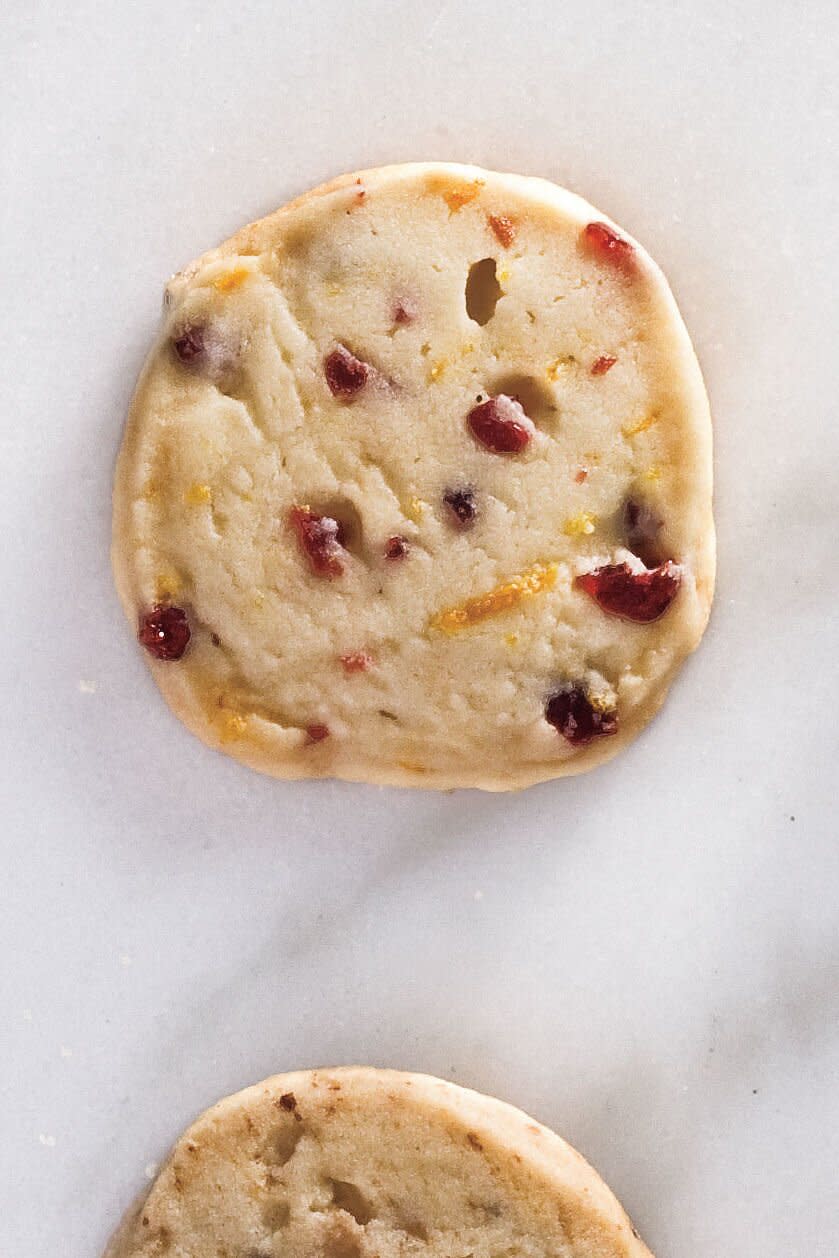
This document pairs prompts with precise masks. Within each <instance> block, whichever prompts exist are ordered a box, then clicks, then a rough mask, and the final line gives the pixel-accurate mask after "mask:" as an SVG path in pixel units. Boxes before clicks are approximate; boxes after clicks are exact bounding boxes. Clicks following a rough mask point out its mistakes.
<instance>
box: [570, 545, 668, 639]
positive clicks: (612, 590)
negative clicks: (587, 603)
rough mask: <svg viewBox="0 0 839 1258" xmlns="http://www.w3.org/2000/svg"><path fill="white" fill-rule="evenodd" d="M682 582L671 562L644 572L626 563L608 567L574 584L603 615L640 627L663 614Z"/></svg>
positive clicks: (591, 573)
mask: <svg viewBox="0 0 839 1258" xmlns="http://www.w3.org/2000/svg"><path fill="white" fill-rule="evenodd" d="M681 583H682V570H681V568H679V567H678V565H677V564H674V563H673V561H672V560H671V559H668V560H667V562H666V563H663V564H660V565H659V567H658V568H648V569H647V571H646V572H633V571H632V569H631V568H630V566H629V564H628V563H612V564H607V565H606V566H605V567H604V568H595V570H594V571H593V572H585V573H583V575H582V576H579V577H577V580H576V581H575V585H578V586H579V587H580V589H581V590H585V592H586V594H590V595H591V597H592V598H593V599H594V601H595V603H597V605H598V607H601V608H602V609H603V611H604V612H608V613H609V615H610V616H622V617H623V619H624V620H634V621H636V622H637V623H638V624H641V625H646V624H649V623H650V621H653V620H658V618H659V616H663V615H664V613H665V612H666V611H667V608H668V607H669V606H670V604H671V603H672V602H673V599H674V598H675V597H676V594H677V592H678V589H679V586H680V585H681Z"/></svg>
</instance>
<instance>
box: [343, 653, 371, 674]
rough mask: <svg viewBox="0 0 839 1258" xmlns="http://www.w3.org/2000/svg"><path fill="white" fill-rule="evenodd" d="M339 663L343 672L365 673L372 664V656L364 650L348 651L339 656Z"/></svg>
mask: <svg viewBox="0 0 839 1258" xmlns="http://www.w3.org/2000/svg"><path fill="white" fill-rule="evenodd" d="M341 663H342V664H343V666H344V672H345V673H366V672H367V669H368V668H370V667H371V665H372V664H373V657H372V655H368V653H367V652H366V651H349V652H348V653H347V654H346V655H342V656H341Z"/></svg>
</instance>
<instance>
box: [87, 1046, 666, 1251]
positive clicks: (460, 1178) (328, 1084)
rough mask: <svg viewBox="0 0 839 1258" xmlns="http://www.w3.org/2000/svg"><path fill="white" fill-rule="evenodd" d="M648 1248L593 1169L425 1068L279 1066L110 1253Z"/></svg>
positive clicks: (182, 1162) (199, 1128)
mask: <svg viewBox="0 0 839 1258" xmlns="http://www.w3.org/2000/svg"><path fill="white" fill-rule="evenodd" d="M166 1255H171V1258H217V1256H219V1258H220V1256H221V1255H223V1256H224V1258H463V1256H464V1255H473V1258H509V1255H517V1256H518V1258H650V1254H649V1250H648V1249H647V1248H646V1246H645V1245H644V1244H643V1242H642V1241H641V1240H640V1239H639V1238H638V1235H637V1233H636V1232H635V1231H634V1229H633V1227H632V1224H631V1223H630V1221H629V1219H628V1218H627V1216H626V1215H625V1214H624V1212H623V1210H622V1209H621V1207H620V1205H619V1204H618V1202H617V1201H616V1200H615V1198H614V1197H613V1196H612V1194H611V1192H610V1191H609V1189H608V1188H607V1187H606V1185H605V1184H604V1183H603V1182H602V1180H600V1179H599V1178H598V1176H597V1174H596V1173H595V1172H594V1171H593V1170H592V1168H591V1167H590V1166H589V1165H588V1164H587V1163H586V1162H585V1161H584V1160H583V1159H582V1158H581V1157H580V1155H579V1154H578V1153H575V1152H574V1150H573V1149H571V1148H570V1147H569V1146H568V1145H567V1144H565V1142H564V1141H563V1140H560V1138H559V1137H558V1136H555V1135H554V1134H553V1132H551V1131H548V1129H547V1128H545V1127H542V1126H541V1125H540V1124H539V1123H536V1122H534V1121H533V1120H532V1119H530V1118H528V1117H527V1116H526V1115H525V1114H522V1113H521V1112H520V1111H519V1110H517V1109H513V1108H512V1106H510V1105H506V1104H504V1103H503V1102H501V1101H496V1100H493V1099H492V1098H490V1097H487V1096H481V1095H479V1094H478V1093H477V1092H470V1091H468V1090H467V1089H465V1088H460V1087H456V1086H455V1085H454V1084H451V1083H444V1082H443V1081H442V1080H440V1079H433V1078H430V1077H429V1076H427V1075H411V1074H401V1073H399V1072H397V1071H393V1070H372V1069H365V1068H360V1067H348V1068H344V1069H340V1070H315V1071H298V1072H296V1073H294V1074H285V1075H276V1076H275V1077H274V1078H272V1079H267V1080H266V1081H265V1082H264V1083H260V1084H257V1085H256V1086H255V1087H252V1088H247V1089H246V1090H245V1091H244V1092H240V1093H238V1094H237V1095H236V1096H231V1097H228V1098H227V1099H226V1100H224V1101H220V1102H219V1104H218V1105H215V1106H213V1108H212V1109H210V1110H208V1111H207V1112H206V1113H205V1114H203V1115H202V1116H201V1117H200V1118H199V1119H198V1120H197V1122H195V1123H194V1124H193V1125H192V1126H191V1127H190V1128H189V1129H188V1130H187V1131H186V1132H185V1133H184V1135H183V1136H182V1137H181V1138H180V1140H179V1141H178V1142H177V1144H176V1145H175V1147H174V1149H173V1150H172V1152H171V1154H170V1156H169V1158H168V1160H167V1162H166V1163H165V1165H164V1166H163V1168H162V1170H161V1171H160V1173H159V1174H158V1176H157V1179H156V1180H155V1182H154V1184H153V1185H152V1187H151V1190H150V1191H149V1193H148V1196H147V1197H146V1199H145V1201H143V1202H142V1203H141V1204H140V1205H139V1206H137V1207H135V1209H134V1210H132V1211H131V1213H130V1214H129V1216H128V1217H127V1219H126V1220H125V1222H124V1224H123V1226H122V1227H121V1228H120V1230H119V1232H118V1233H117V1235H116V1236H115V1237H114V1239H113V1241H112V1242H111V1245H110V1246H109V1249H108V1252H107V1258H166Z"/></svg>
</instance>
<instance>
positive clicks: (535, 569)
mask: <svg viewBox="0 0 839 1258" xmlns="http://www.w3.org/2000/svg"><path fill="white" fill-rule="evenodd" d="M557 572H558V567H557V565H556V564H555V563H535V564H533V565H532V567H530V568H528V569H527V570H526V571H525V572H521V573H519V574H518V576H515V577H512V578H511V579H510V580H509V581H504V582H502V584H501V585H497V586H496V587H495V589H494V590H489V591H488V592H487V593H486V594H479V595H477V597H475V598H467V599H466V601H465V602H464V603H460V604H458V606H456V607H446V608H445V609H444V610H443V611H441V612H437V613H436V615H434V616H432V617H431V620H430V621H429V626H430V627H431V628H432V629H442V631H443V632H444V633H458V632H459V630H461V629H468V628H469V627H470V625H477V624H480V622H481V621H482V620H489V619H490V617H492V616H500V615H501V614H502V613H503V612H508V611H512V609H513V608H514V607H518V605H519V603H521V602H522V601H523V600H524V599H526V598H531V597H532V596H533V595H534V594H541V593H542V592H543V591H544V590H550V589H551V588H552V587H553V586H554V585H555V584H556V577H557Z"/></svg>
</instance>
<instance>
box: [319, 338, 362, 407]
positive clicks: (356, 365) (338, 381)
mask: <svg viewBox="0 0 839 1258" xmlns="http://www.w3.org/2000/svg"><path fill="white" fill-rule="evenodd" d="M323 369H324V372H325V373H326V383H327V384H328V385H329V388H330V391H331V393H332V395H333V397H342V398H351V397H355V395H356V393H358V392H359V390H360V389H363V388H364V386H365V384H366V383H367V380H368V378H369V376H370V368H369V366H368V365H367V363H363V362H362V361H361V359H360V358H356V356H355V355H354V354H351V353H350V351H349V350H348V349H345V348H344V346H343V345H339V346H338V348H337V349H333V351H332V353H331V354H327V356H326V358H325V359H324V361H323Z"/></svg>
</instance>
